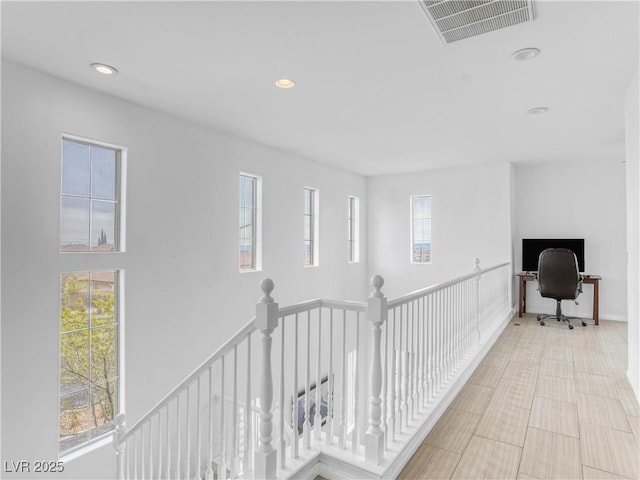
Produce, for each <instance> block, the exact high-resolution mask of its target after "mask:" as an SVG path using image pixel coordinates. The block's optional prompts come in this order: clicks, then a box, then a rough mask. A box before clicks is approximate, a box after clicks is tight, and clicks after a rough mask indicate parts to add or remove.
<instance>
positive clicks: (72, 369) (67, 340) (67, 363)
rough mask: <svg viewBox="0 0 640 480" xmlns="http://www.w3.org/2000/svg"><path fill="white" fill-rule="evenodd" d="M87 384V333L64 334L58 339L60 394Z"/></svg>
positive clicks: (83, 331)
mask: <svg viewBox="0 0 640 480" xmlns="http://www.w3.org/2000/svg"><path fill="white" fill-rule="evenodd" d="M88 384H89V331H88V330H81V331H79V332H70V333H64V334H62V335H61V337H60V393H61V394H63V395H64V394H65V393H68V392H71V391H74V390H78V389H79V388H82V387H86V386H88Z"/></svg>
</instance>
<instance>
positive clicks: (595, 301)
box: [593, 280, 600, 325]
mask: <svg viewBox="0 0 640 480" xmlns="http://www.w3.org/2000/svg"><path fill="white" fill-rule="evenodd" d="M599 283H600V282H599V281H598V280H596V281H595V282H593V321H594V322H595V324H596V325H599V324H600V311H599V310H600V299H599V296H600V292H599V285H598V284H599Z"/></svg>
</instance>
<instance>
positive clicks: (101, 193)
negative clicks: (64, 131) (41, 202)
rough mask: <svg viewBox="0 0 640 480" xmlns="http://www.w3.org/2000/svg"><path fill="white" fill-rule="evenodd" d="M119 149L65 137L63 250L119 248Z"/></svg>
mask: <svg viewBox="0 0 640 480" xmlns="http://www.w3.org/2000/svg"><path fill="white" fill-rule="evenodd" d="M119 178H120V150H118V149H114V148H108V147H104V146H101V145H94V144H90V143H84V142H81V141H77V140H70V139H68V138H64V139H63V140H62V191H61V200H60V251H61V252H89V251H90V252H113V251H118V250H120V243H119V228H118V223H119V216H120V185H119V181H118V180H119Z"/></svg>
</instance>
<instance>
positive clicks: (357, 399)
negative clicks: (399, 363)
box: [351, 312, 360, 454]
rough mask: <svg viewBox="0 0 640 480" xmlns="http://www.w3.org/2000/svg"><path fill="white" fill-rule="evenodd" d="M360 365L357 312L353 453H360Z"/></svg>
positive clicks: (358, 319) (358, 316)
mask: <svg viewBox="0 0 640 480" xmlns="http://www.w3.org/2000/svg"><path fill="white" fill-rule="evenodd" d="M359 364H360V312H356V361H355V365H354V366H353V370H354V377H355V378H354V388H353V397H354V402H353V434H352V438H351V451H352V453H354V454H356V453H358V433H359V426H358V424H359V422H358V414H359V413H358V404H359V403H360V388H359V386H360V382H359V375H358V371H359V368H358V365H359Z"/></svg>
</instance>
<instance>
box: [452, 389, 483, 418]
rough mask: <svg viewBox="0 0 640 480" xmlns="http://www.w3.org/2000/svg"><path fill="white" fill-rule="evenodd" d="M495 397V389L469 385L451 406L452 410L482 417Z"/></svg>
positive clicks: (461, 391)
mask: <svg viewBox="0 0 640 480" xmlns="http://www.w3.org/2000/svg"><path fill="white" fill-rule="evenodd" d="M492 397H493V388H490V387H485V386H484V385H476V384H473V383H467V384H466V385H465V386H464V387H463V388H462V390H460V393H459V394H458V396H457V397H456V398H455V400H454V401H453V403H452V404H451V408H454V409H456V410H462V411H464V412H469V413H475V414H477V415H482V414H483V413H484V411H485V410H486V408H487V405H488V404H489V402H490V401H491V398H492Z"/></svg>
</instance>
